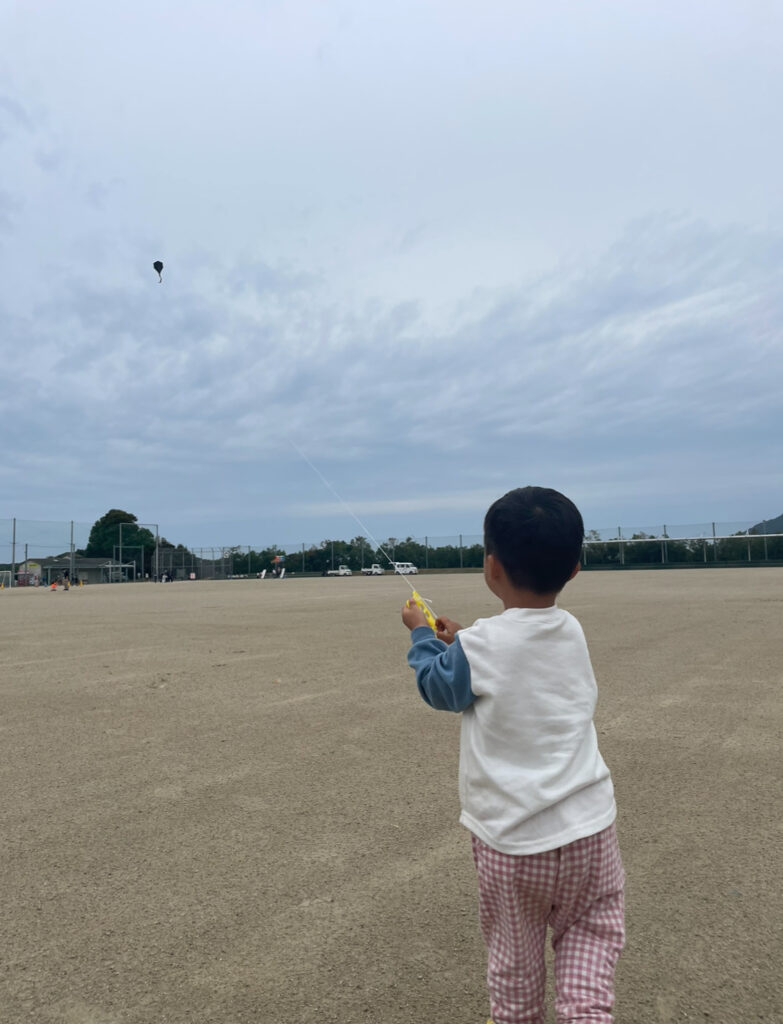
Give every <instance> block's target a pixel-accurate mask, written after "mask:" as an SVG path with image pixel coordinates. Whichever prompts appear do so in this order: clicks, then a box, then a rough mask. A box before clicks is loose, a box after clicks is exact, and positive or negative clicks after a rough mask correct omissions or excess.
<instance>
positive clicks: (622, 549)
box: [617, 526, 625, 565]
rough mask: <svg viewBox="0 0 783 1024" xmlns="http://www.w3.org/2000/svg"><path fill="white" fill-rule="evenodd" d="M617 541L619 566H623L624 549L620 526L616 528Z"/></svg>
mask: <svg viewBox="0 0 783 1024" xmlns="http://www.w3.org/2000/svg"><path fill="white" fill-rule="evenodd" d="M617 540H618V542H619V543H618V545H617V546H618V548H619V549H620V565H625V547H624V546H623V543H622V541H623V528H622V526H618V527H617Z"/></svg>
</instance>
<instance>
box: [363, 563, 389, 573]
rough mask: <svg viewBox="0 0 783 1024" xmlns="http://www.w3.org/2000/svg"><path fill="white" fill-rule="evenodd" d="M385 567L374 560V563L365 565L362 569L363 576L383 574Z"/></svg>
mask: <svg viewBox="0 0 783 1024" xmlns="http://www.w3.org/2000/svg"><path fill="white" fill-rule="evenodd" d="M384 571H385V570H384V568H383V566H382V565H378V563H377V562H373V564H372V565H365V567H364V568H363V569H362V576H383V574H384Z"/></svg>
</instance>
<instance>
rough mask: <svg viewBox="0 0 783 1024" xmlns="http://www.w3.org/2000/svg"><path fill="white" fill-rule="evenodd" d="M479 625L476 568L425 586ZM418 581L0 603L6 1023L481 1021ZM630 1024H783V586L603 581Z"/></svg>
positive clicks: (1, 937) (750, 577)
mask: <svg viewBox="0 0 783 1024" xmlns="http://www.w3.org/2000/svg"><path fill="white" fill-rule="evenodd" d="M418 586H419V589H420V590H421V592H422V593H423V594H424V595H425V597H427V598H429V599H430V600H431V601H432V603H433V604H434V607H435V609H436V611H438V612H441V613H443V614H447V615H449V616H451V617H452V618H455V619H456V620H457V621H460V622H462V623H463V624H465V625H468V624H469V623H470V622H472V621H473V619H474V618H477V617H478V616H481V615H486V614H491V613H493V612H494V611H496V610H497V604H496V601H495V599H494V598H493V597H492V595H491V594H489V592H488V591H487V590H486V589H485V588H484V584H483V581H482V578H481V576H480V575H433V576H426V577H420V578H419V581H418ZM408 593H409V592H408V588H407V586H406V584H405V581H404V580H403V579H401V578H399V577H396V578H395V577H391V576H387V577H384V578H363V577H356V576H354V577H353V578H351V579H301V580H297V579H295V578H293V579H288V580H284V581H282V582H280V581H277V580H264V581H257V580H246V581H229V582H193V583H190V582H187V583H185V582H180V583H174V584H160V585H155V584H149V583H147V584H128V585H125V586H119V585H115V586H103V587H99V586H92V587H83V588H79V589H75V590H72V591H71V592H70V593H65V592H63V591H58V592H57V593H50V592H49V591H46V590H17V591H8V590H5V591H0V655H1V661H0V666H1V667H0V773H1V774H0V780H1V781H2V820H1V825H0V860H1V864H2V871H1V872H0V886H1V887H2V912H1V913H0V1020H1V1021H2V1022H3V1024H6V1022H8V1024H20V1022H35V1024H49V1022H63V1024H163V1022H171V1024H212V1022H214V1024H239V1022H242V1024H247V1022H258V1024H278V1022H280V1024H283V1022H286V1024H287V1022H291V1024H293V1022H297V1024H301V1022H308V1024H309V1022H313V1024H328V1022H340V1024H357V1022H365V1021H373V1022H381V1024H414V1022H415V1024H424V1022H426V1024H484V1022H485V1021H486V1018H487V1016H488V1000H487V995H486V991H485V984H484V971H485V960H484V950H483V945H482V942H481V937H480V933H479V929H478V922H477V913H476V893H475V882H474V876H473V865H472V861H471V855H470V843H469V837H468V834H467V832H465V831H464V829H462V828H461V826H460V825H459V824H458V822H457V816H458V799H457V784H456V768H457V743H458V731H459V721H458V717H457V716H453V715H449V714H447V713H444V712H435V711H432V710H431V709H429V708H428V707H427V706H426V705H425V704H424V703H423V702H422V701H421V700H420V698H419V697H418V695H417V693H416V689H415V683H414V679H413V674H412V672H411V671H410V670H409V669H408V667H407V665H406V661H405V652H406V650H407V645H408V644H407V631H406V630H405V629H404V628H403V626H402V624H401V622H400V618H399V608H400V607H401V605H402V603H403V601H404V600H405V599H406V597H407V595H408ZM560 603H561V604H562V605H563V606H564V607H566V608H568V609H569V610H571V611H573V612H574V613H575V614H576V615H577V616H578V617H579V619H580V620H581V622H582V624H583V626H584V628H585V632H586V634H587V637H588V642H589V643H590V647H591V651H592V656H593V662H594V665H595V669H596V675H597V677H598V682H599V691H600V702H599V710H598V717H597V723H596V724H597V727H598V730H599V738H600V742H601V748H602V752H603V754H604V757H605V759H606V761H607V762H608V764H609V766H610V768H611V769H612V773H613V776H614V780H615V787H616V791H617V801H618V805H619V811H620V816H619V820H618V831H619V835H620V842H621V847H622V851H623V856H624V860H625V865H626V870H627V873H628V884H627V921H628V946H627V949H626V951H625V952H624V954H623V956H622V958H621V960H620V963H619V965H618V971H617V1006H616V1019H617V1020H618V1021H620V1022H625V1024H671V1022H679V1021H688V1022H693V1021H707V1022H710V1024H724V1022H725V1024H748V1022H755V1021H764V1022H766V1024H772V1022H778V1024H780V1022H783V968H781V964H783V941H782V939H783V897H782V896H781V877H782V876H783V872H782V870H781V868H782V867H783V864H782V863H781V862H782V861H783V855H782V852H781V851H782V850H783V829H782V828H781V821H782V820H783V799H782V794H781V765H782V764H783V756H782V752H781V732H782V729H783V667H782V666H783V659H782V658H781V655H782V654H783V569H779V568H768V569H728V570H720V569H718V570H688V571H670V572H626V573H620V572H615V573H597V572H596V573H583V574H581V575H580V576H579V577H577V579H576V580H574V582H573V583H572V584H570V585H569V586H568V587H567V588H566V591H565V592H564V593H563V595H562V597H561V601H560Z"/></svg>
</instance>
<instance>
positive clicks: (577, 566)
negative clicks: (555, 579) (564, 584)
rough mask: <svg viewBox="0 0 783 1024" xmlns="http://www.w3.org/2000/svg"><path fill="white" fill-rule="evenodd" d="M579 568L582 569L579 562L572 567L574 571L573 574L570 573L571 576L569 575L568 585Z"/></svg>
mask: <svg viewBox="0 0 783 1024" xmlns="http://www.w3.org/2000/svg"><path fill="white" fill-rule="evenodd" d="M581 568H582V563H581V562H577V563H576V565H575V566H574V571H573V572H572V573H571V575H570V576H569V577H568V582H569V583H570V582H571V580H572V579H573V578H574V576H576V574H577V573H578V572H579V570H580V569H581Z"/></svg>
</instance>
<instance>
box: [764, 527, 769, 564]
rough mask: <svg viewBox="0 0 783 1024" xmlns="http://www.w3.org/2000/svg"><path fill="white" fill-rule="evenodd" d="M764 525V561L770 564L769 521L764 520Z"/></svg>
mask: <svg viewBox="0 0 783 1024" xmlns="http://www.w3.org/2000/svg"><path fill="white" fill-rule="evenodd" d="M762 524H763V526H764V561H765V562H768V561H769V557H768V555H767V520H766V519H763V520H762Z"/></svg>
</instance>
